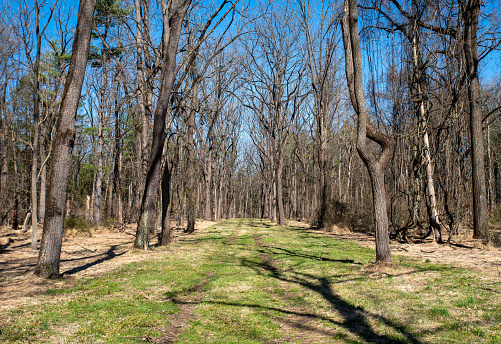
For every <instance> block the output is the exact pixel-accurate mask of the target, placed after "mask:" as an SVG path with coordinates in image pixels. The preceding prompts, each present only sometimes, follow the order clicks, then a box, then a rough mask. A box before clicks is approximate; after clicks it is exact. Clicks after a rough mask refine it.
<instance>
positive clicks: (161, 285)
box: [0, 219, 501, 343]
mask: <svg viewBox="0 0 501 344" xmlns="http://www.w3.org/2000/svg"><path fill="white" fill-rule="evenodd" d="M196 227H197V229H198V230H197V232H196V233H195V234H194V235H186V234H184V233H183V231H182V230H181V229H179V228H177V229H176V230H175V231H174V235H173V243H172V244H171V246H169V247H167V248H166V247H158V246H156V247H154V249H153V250H151V251H141V250H133V249H132V243H133V241H134V229H135V228H134V227H132V226H131V227H127V228H126V230H125V231H124V232H118V231H109V230H104V229H103V230H99V231H93V232H91V233H90V235H89V236H88V237H80V236H72V235H69V236H67V237H65V239H64V242H63V248H62V255H61V273H62V274H63V278H61V279H59V280H51V281H47V280H43V279H40V278H38V277H35V276H33V269H34V267H35V263H36V258H37V255H36V252H34V251H33V250H31V249H30V235H29V233H22V232H21V231H12V230H10V229H2V230H1V231H0V314H4V315H3V316H2V315H0V339H2V338H3V337H2V336H3V335H5V336H6V337H5V338H3V339H4V340H6V341H7V342H18V341H19V342H27V341H28V342H46V341H47V340H48V339H50V341H51V342H53V343H73V342H75V343H83V342H89V343H94V342H106V343H108V342H110V343H115V342H117V343H120V342H123V343H128V342H135V341H139V342H144V341H147V342H157V343H174V342H178V341H179V342H186V343H194V342H214V343H221V342H235V340H236V342H249V343H250V342H256V343H259V342H261V343H285V342H286V343H289V342H303V343H338V342H339V343H365V342H370V343H373V342H374V343H386V342H394V343H440V342H443V343H453V342H458V343H465V342H468V343H470V342H471V343H473V342H479V343H489V342H492V343H495V342H498V340H501V328H500V325H499V323H500V321H501V307H500V302H499V294H500V293H501V276H500V270H501V262H500V261H499V258H500V253H501V251H500V250H499V249H496V248H492V247H484V246H483V245H481V243H480V242H478V241H476V240H473V239H469V238H468V235H467V234H466V235H463V236H457V237H455V238H454V240H452V244H451V245H446V244H445V245H437V244H434V243H432V242H431V240H428V241H425V242H423V243H419V244H402V243H398V242H392V243H391V247H392V253H393V255H394V257H395V258H394V261H395V263H396V265H397V266H396V267H395V268H390V269H389V270H387V271H377V270H376V271H375V270H373V267H372V265H371V261H373V260H374V251H373V250H372V248H373V247H374V238H373V237H372V236H371V235H368V234H363V233H356V232H355V233H354V232H349V231H346V230H341V229H335V230H334V231H333V232H329V233H325V232H320V231H313V230H310V229H308V228H307V225H306V224H305V223H300V222H290V223H289V226H288V227H286V229H287V230H286V231H285V232H283V230H282V229H281V228H280V227H277V226H274V225H271V224H270V223H268V222H266V221H262V220H246V219H235V220H230V221H224V222H221V223H219V224H216V223H214V222H206V221H200V222H197V225H196ZM351 242H354V243H356V244H358V245H361V246H363V247H360V246H358V245H356V244H355V245H353V244H352V243H351ZM155 244H156V240H154V241H153V245H155ZM130 263H136V264H132V265H131V264H130ZM443 264H446V265H443ZM447 266H455V267H459V269H451V268H448V267H447ZM462 268H465V269H462ZM319 274H320V275H322V276H320V275H319ZM96 278H97V279H96ZM118 280H120V281H121V282H120V283H118V282H117V281H118ZM159 281H161V282H159ZM223 282H224V283H226V284H225V285H224V286H223V284H224V283H223ZM184 284H186V286H183V285H184ZM275 284H276V285H275ZM270 285H271V286H272V287H270ZM273 286H274V287H273ZM179 288H181V289H182V290H178V289H179ZM270 288H271V289H270ZM333 288H334V292H333ZM124 289H125V290H124ZM160 291H161V293H160ZM336 293H337V294H336ZM160 294H162V295H164V296H161V295H160ZM254 294H255V295H254ZM251 296H252V297H251ZM341 296H342V297H341ZM249 298H250V299H249ZM77 300H78V301H77ZM202 300H203V301H202ZM326 301H327V304H325V302H326ZM80 302H81V303H80ZM117 302H118V303H117ZM129 304H130V307H132V308H128V307H129V306H128V305H129ZM329 305H330V306H329ZM240 306H242V309H238V311H237V310H236V308H238V307H240ZM107 307H109V308H110V309H111V311H110V312H112V313H110V314H112V315H113V314H115V313H113V312H118V310H117V309H118V308H120V309H121V308H122V307H124V310H123V311H124V312H125V315H123V316H122V318H121V320H120V322H118V320H116V319H115V318H114V317H113V320H112V319H111V318H110V316H111V315H110V314H108V313H106V312H107ZM158 307H160V308H161V310H160V308H158ZM162 307H163V308H162ZM214 307H216V308H214ZM330 307H333V308H330ZM157 308H158V310H157V311H158V312H162V314H175V316H174V317H173V316H169V317H168V324H169V325H168V326H165V325H164V326H163V327H162V326H160V325H158V324H165V320H162V319H163V318H155V316H157V315H154V316H152V317H153V318H151V319H150V318H149V315H148V314H150V313H151V311H152V309H153V310H154V309H157ZM220 308H224V310H223V309H220ZM86 312H87V313H86ZM88 312H90V313H88ZM135 312H139V314H135ZM141 312H143V313H144V314H143V313H141ZM176 312H177V313H176ZM235 312H236V313H235ZM263 312H264V313H265V314H264V313H263ZM206 313H207V314H206ZM261 313H263V314H261ZM82 314H83V315H82ZM196 314H198V315H196ZM203 314H206V315H209V317H208V318H207V319H209V320H207V319H206V318H205V317H203V318H201V317H202V315H203ZM284 316H285V318H284ZM94 317H97V318H96V319H94ZM99 317H101V318H99ZM103 317H104V320H103ZM128 317H130V318H131V320H130V321H133V324H132V325H131V324H128V325H127V324H124V323H123V322H125V320H124V319H128ZM211 317H215V318H214V319H216V318H217V319H218V320H217V322H216V320H214V322H211V321H212V320H210V319H211ZM82 318H83V319H85V321H84V322H82V320H81V319H82ZM119 318H120V317H119ZM138 319H139V320H138ZM201 319H203V320H201ZM270 319H271V320H270ZM108 320H109V322H110V323H109V324H107V325H106V326H107V327H106V326H105V325H104V324H102V323H103V321H104V322H105V323H106V322H107V321H108ZM270 321H271V322H270ZM2 322H3V323H2ZM68 322H69V324H66V325H64V324H65V323H68ZM264 323H266V324H267V325H263V324H264ZM75 324H76V325H75ZM97 324H99V325H97ZM356 324H358V325H356ZM360 324H361V325H360ZM4 325H5V326H4ZM254 325H255V328H254V327H253V326H254ZM68 326H70V327H71V328H70V327H68ZM99 326H105V327H106V328H103V329H101V330H96V328H98V327H99ZM190 326H191V327H190ZM228 326H229V327H228ZM263 326H264V327H265V330H266V331H264V328H263ZM270 326H271V327H270ZM332 326H334V327H332ZM188 327H190V329H191V330H187V328H188ZM242 327H245V328H246V329H247V330H246V331H250V332H249V333H247V334H246V335H244V336H243V337H241V336H242V334H241V333H239V332H238V331H242V329H241V328H242ZM2 328H4V330H2ZM230 328H231V329H230ZM185 330H186V331H188V334H186V335H181V334H182V333H183V331H185ZM230 330H231V331H233V330H235V331H236V332H235V333H229V332H228V331H230ZM237 330H238V331H237ZM9 331H10V332H9ZM20 331H22V332H24V331H26V333H25V334H24V333H20V334H19V332H20ZM40 331H42V332H43V334H40ZM100 331H101V332H100ZM118 331H120V333H119V332H118ZM127 331H129V332H127ZM231 331H230V332H231ZM252 331H254V332H252ZM261 331H264V332H261ZM46 332H47V334H46ZM108 332H109V334H108ZM124 332H125V333H126V334H127V333H128V335H125V334H124ZM159 333H160V337H159ZM98 334H99V335H98ZM201 334H203V338H202V337H197V336H200V335H201ZM183 336H185V337H183ZM246 336H248V337H246ZM256 336H257V337H256ZM15 338H17V340H14V339H15ZM68 338H70V339H69V340H68ZM71 338H73V339H71ZM182 338H184V339H183V340H184V341H183V340H182ZM252 338H258V340H256V341H254V340H253V339H252ZM277 338H281V339H277ZM9 340H10V341H9ZM0 341H1V340H0Z"/></svg>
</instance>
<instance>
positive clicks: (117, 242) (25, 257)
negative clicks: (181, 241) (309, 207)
mask: <svg viewBox="0 0 501 344" xmlns="http://www.w3.org/2000/svg"><path fill="white" fill-rule="evenodd" d="M215 223H216V222H211V221H202V220H197V222H196V225H195V228H196V229H197V230H201V229H204V228H207V227H209V226H211V225H213V224H215ZM135 229H136V227H135V226H134V225H129V226H127V227H126V228H125V231H123V232H120V231H118V230H116V229H115V230H110V229H108V228H100V229H97V230H91V231H90V232H85V234H86V235H85V236H83V235H79V234H78V232H77V231H75V230H68V231H67V232H66V231H65V233H67V234H65V237H64V238H63V246H62V252H61V270H60V273H61V274H62V275H63V278H61V279H59V280H56V281H53V280H44V279H41V278H38V277H36V276H33V271H34V270H35V266H36V262H37V258H38V252H37V251H34V250H32V249H31V230H29V231H27V232H23V231H21V230H17V231H16V230H12V229H10V228H8V227H4V228H2V229H1V230H0V312H1V311H2V310H6V309H13V308H17V307H18V306H20V305H23V304H26V303H29V302H30V301H32V300H33V299H34V298H35V299H36V296H37V295H40V294H42V293H44V292H45V291H47V289H49V288H67V287H72V286H75V285H77V283H78V280H79V279H82V278H94V277H100V276H103V275H105V274H107V273H109V272H112V271H114V270H116V269H117V267H119V266H121V265H124V264H128V263H133V262H140V261H143V260H145V259H153V258H158V257H161V256H162V255H165V252H163V251H158V250H151V251H138V250H136V251H133V250H131V249H132V244H133V243H134V238H135V237H134V235H135ZM173 233H174V234H173V238H172V239H173V241H175V240H177V238H178V237H180V236H184V235H185V234H184V233H183V231H182V230H181V229H180V228H174V230H173ZM41 235H42V232H41V230H39V233H38V238H41ZM151 244H152V245H153V246H155V245H158V238H157V237H153V238H151ZM39 246H40V242H39Z"/></svg>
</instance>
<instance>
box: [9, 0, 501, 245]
mask: <svg viewBox="0 0 501 344" xmlns="http://www.w3.org/2000/svg"><path fill="white" fill-rule="evenodd" d="M477 5H478V6H477ZM76 6H77V5H74V7H72V4H71V3H69V2H63V1H48V0H46V1H41V2H39V1H31V2H23V1H19V2H13V3H10V4H7V3H5V2H4V3H2V8H3V10H2V12H1V14H0V35H1V38H0V41H1V42H2V43H1V46H0V55H1V59H0V63H1V65H2V67H1V68H0V73H1V74H0V113H1V118H0V120H1V122H0V165H1V166H0V172H1V175H0V217H1V218H0V219H1V222H2V223H1V224H2V225H8V224H9V225H13V226H16V227H17V226H21V225H22V224H23V222H26V223H29V224H31V225H32V228H34V229H35V230H34V231H33V233H34V234H33V242H34V244H33V245H34V247H35V248H36V245H37V241H38V240H39V239H40V238H38V237H37V234H36V233H37V232H36V228H37V226H40V227H42V226H44V220H45V210H46V203H47V185H48V176H49V174H50V163H49V162H50V160H51V158H52V156H53V155H54V154H55V153H56V152H57V151H56V152H55V151H54V150H53V146H54V142H55V141H56V140H55V139H56V138H57V137H56V136H57V135H56V125H55V124H56V119H57V117H58V113H59V111H60V106H61V102H62V95H63V94H64V90H63V87H64V85H65V82H66V78H67V75H68V74H67V73H68V69H69V65H70V60H71V58H72V51H71V49H72V44H73V37H74V33H75V25H76V16H75V14H76V12H77V11H76V10H77V8H76ZM176 6H179V13H181V12H182V11H185V15H182V16H181V17H180V18H177V17H176V16H172V17H168V16H167V15H162V14H163V13H164V14H165V13H178V12H173V11H172V10H173V8H175V7H176ZM358 7H359V11H360V40H361V46H362V50H361V53H362V60H363V64H364V73H363V76H364V82H365V83H364V85H363V86H364V91H365V95H366V102H367V113H368V118H369V119H370V122H371V123H372V125H373V126H374V128H376V129H377V130H378V131H379V132H380V133H383V134H384V135H386V136H388V137H391V138H392V139H393V140H394V141H395V150H394V154H393V155H392V158H391V160H390V161H389V163H388V166H387V167H386V168H385V169H384V171H383V174H384V178H385V186H386V203H387V212H388V225H389V232H390V236H392V237H395V238H398V239H401V240H412V239H417V238H423V237H424V236H427V235H430V234H432V233H433V234H434V235H435V240H436V241H437V242H439V241H441V235H442V233H444V232H447V233H453V234H454V233H457V232H458V231H459V230H460V229H469V228H474V230H475V236H476V237H478V238H482V239H484V240H485V241H491V242H494V243H495V244H499V243H500V240H501V239H500V238H499V237H497V233H498V230H499V223H500V222H501V209H500V207H499V203H500V199H501V171H500V168H501V147H500V145H501V142H500V135H501V132H500V125H501V124H500V121H499V119H498V117H499V115H500V113H501V78H500V76H499V74H498V71H499V62H498V61H499V48H500V44H501V37H500V35H501V27H500V26H501V18H499V2H497V1H489V2H485V3H484V4H483V5H482V7H481V6H480V2H476V1H469V2H464V1H462V0H458V1H453V2H445V1H441V0H436V1H418V0H412V1H388V2H380V1H372V0H364V1H361V2H359V3H358ZM472 8H473V9H475V8H478V9H479V13H477V14H478V18H480V19H478V18H477V25H478V28H477V29H478V32H477V31H476V30H473V31H474V34H473V35H472V32H471V30H470V29H471V28H472V27H474V26H475V25H474V24H475V22H474V18H472V15H468V13H470V14H474V13H475V12H474V11H472ZM342 13H343V4H342V3H341V2H337V3H333V2H328V1H313V0H311V1H308V0H295V1H293V0H291V1H277V2H267V3H260V4H257V3H255V2H250V3H246V2H243V1H237V2H228V1H222V2H220V3H211V2H204V1H200V2H199V1H186V0H185V1H179V0H177V1H170V2H168V3H167V2H165V1H143V0H135V1H134V2H132V1H118V0H99V1H97V6H96V7H95V12H94V19H93V23H94V24H93V30H92V36H91V42H90V44H91V46H90V53H89V54H88V62H87V64H86V72H85V79H84V82H83V89H82V95H81V97H80V101H79V106H78V111H77V112H76V136H75V141H74V148H73V151H72V157H71V163H70V166H69V168H70V178H69V182H68V198H67V202H66V209H65V216H66V220H67V221H68V220H71V221H73V222H77V221H82V220H85V221H86V223H88V224H89V225H100V224H102V223H110V222H111V223H115V224H118V225H121V224H123V223H135V222H139V223H140V225H139V226H138V233H139V227H140V226H141V224H143V223H144V224H145V226H146V227H145V229H144V230H143V232H144V233H147V234H145V235H146V238H147V237H148V235H150V234H151V233H152V232H154V231H157V230H158V228H161V232H162V242H163V243H168V242H169V233H170V229H171V227H172V226H173V225H175V226H179V227H184V228H186V231H187V232H190V231H193V230H194V220H195V218H204V219H207V220H216V221H217V220H219V219H225V218H234V217H246V218H247V217H257V218H269V219H271V220H272V221H274V222H276V223H278V224H280V225H284V224H285V221H286V219H303V220H306V221H309V222H310V223H312V225H313V226H314V227H324V226H331V225H333V224H337V225H340V226H347V227H349V228H352V229H355V230H365V231H372V230H374V229H373V228H374V220H373V191H372V190H373V189H372V186H371V178H370V176H369V173H368V172H367V169H366V168H365V166H364V162H363V161H362V159H360V158H359V152H358V151H357V115H356V113H355V112H354V111H353V107H352V103H350V95H349V90H348V86H347V85H346V81H345V80H346V78H345V48H344V46H343V38H342V32H341V18H342ZM472 23H473V24H472ZM176 25H178V27H179V37H178V39H177V40H176V39H175V38H176V37H175V35H174V36H169V35H173V32H174V31H175V30H174V28H175V27H176ZM166 27H168V28H169V30H170V31H169V30H166V29H165V28H166ZM168 37H169V39H167V38H168ZM472 37H473V38H475V39H472ZM173 42H178V43H176V44H174V43H173ZM472 42H473V43H474V44H476V49H478V56H477V58H475V56H471V55H469V52H471V51H474V49H472ZM474 44H473V45H474ZM468 49H470V50H468ZM496 59H497V60H496ZM472 61H473V62H472ZM475 61H476V62H475ZM167 63H169V66H172V72H171V73H170V76H171V79H172V80H170V82H171V84H168V82H167V81H166V80H167V76H165V75H167V74H168V73H167V72H166V71H167V70H168V67H167ZM475 63H477V65H475V66H473V65H474V64H475ZM472 66H473V67H475V68H476V67H478V70H477V76H479V87H480V90H479V92H477V93H478V95H480V96H481V98H480V99H477V100H475V101H473V100H472V99H473V98H472V92H473V91H474V90H473V91H472V89H473V87H472V85H474V83H473V82H472V75H474V72H475V70H474V69H475V68H473V67H472ZM164 76H165V77H164ZM165 85H172V86H171V87H168V88H169V94H167V95H166V94H165V93H162V89H165V88H166V86H165ZM475 102H477V103H478V105H480V106H481V117H480V142H481V144H480V146H479V145H478V144H477V145H474V144H473V143H472V142H473V139H472V133H474V134H473V137H475V135H477V136H476V137H477V139H478V125H477V127H476V129H475V130H476V131H475V130H473V129H472V127H473V126H474V125H472V121H471V118H472V117H471V113H472V110H471V107H472V104H473V103H475ZM162 111H163V112H162ZM477 119H478V118H477ZM477 124H478V123H477ZM475 142H479V141H478V140H477V141H475ZM368 147H369V149H370V150H371V151H372V152H374V153H375V154H376V156H377V155H379V154H380V150H381V148H379V147H378V145H376V144H375V143H374V142H368ZM480 148H481V151H479V149H480ZM475 164H476V165H475ZM479 164H480V165H479ZM479 166H480V167H479ZM482 174H483V176H482ZM482 178H483V181H482ZM145 190H146V191H145ZM477 200H478V202H479V203H478V204H475V202H477ZM28 214H29V215H30V217H28V216H27V215H28ZM145 214H147V216H146V215H145ZM148 214H149V215H148ZM475 214H476V215H475ZM141 216H143V221H140V220H141ZM475 216H477V217H475ZM16 221H17V222H20V223H15V222H16ZM174 223H175V224H174ZM138 237H140V236H139V235H138ZM141 240H143V239H140V240H139V241H138V240H137V239H136V244H137V245H138V246H144V247H145V248H146V247H147V246H148V243H147V239H146V241H141Z"/></svg>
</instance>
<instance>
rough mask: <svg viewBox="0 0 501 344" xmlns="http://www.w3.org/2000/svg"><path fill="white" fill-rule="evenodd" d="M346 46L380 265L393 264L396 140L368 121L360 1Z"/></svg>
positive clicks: (348, 11) (346, 31) (352, 7)
mask: <svg viewBox="0 0 501 344" xmlns="http://www.w3.org/2000/svg"><path fill="white" fill-rule="evenodd" d="M342 29H343V43H344V50H345V62H346V79H347V82H348V88H349V91H350V99H351V103H352V105H353V108H354V109H355V111H356V113H357V117H358V121H357V151H358V154H359V155H360V158H361V159H362V161H363V162H364V164H365V166H366V167H367V170H368V172H369V176H370V178H371V184H372V194H373V210H374V222H375V225H376V263H391V262H392V258H391V251H390V239H389V236H388V213H387V209H386V191H385V187H384V172H385V170H386V167H387V166H388V164H389V162H390V160H391V158H392V156H393V151H394V149H395V140H394V139H393V138H391V137H389V136H388V135H385V134H383V133H381V132H379V131H377V130H376V129H375V128H374V127H373V126H372V125H371V124H370V123H369V120H368V115H367V107H366V103H365V96H364V90H363V75H362V58H361V50H360V42H359V35H358V9H357V1H356V0H345V2H344V11H343V18H342ZM367 138H369V139H370V140H372V141H374V142H376V143H377V144H378V145H379V146H380V147H381V149H382V153H381V155H380V156H379V158H376V157H375V156H374V154H373V153H372V152H371V151H370V149H369V147H368V146H367V143H366V141H367Z"/></svg>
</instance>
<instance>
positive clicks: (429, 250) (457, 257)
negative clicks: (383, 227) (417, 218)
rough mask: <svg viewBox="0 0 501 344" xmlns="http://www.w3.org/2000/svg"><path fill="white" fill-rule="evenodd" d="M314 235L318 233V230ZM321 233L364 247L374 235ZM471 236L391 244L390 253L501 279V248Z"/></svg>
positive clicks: (466, 234)
mask: <svg viewBox="0 0 501 344" xmlns="http://www.w3.org/2000/svg"><path fill="white" fill-rule="evenodd" d="M314 232H317V233H318V231H314ZM324 234H325V235H329V236H332V237H335V238H337V239H341V240H348V241H354V242H356V243H358V244H360V245H362V246H365V247H370V248H374V247H375V237H374V235H373V234H367V233H360V232H350V231H347V230H344V229H343V230H338V231H337V230H334V231H332V232H324ZM471 237H472V235H471V234H470V233H465V234H462V235H458V236H454V237H453V238H452V240H451V244H450V245H449V244H440V245H439V244H436V243H434V242H433V240H432V238H427V239H425V240H423V242H420V243H413V244H408V243H400V242H398V241H391V243H390V246H391V252H392V254H395V255H400V256H406V257H412V258H415V259H420V260H429V261H430V262H431V263H438V264H448V265H452V266H455V267H462V268H467V269H472V270H477V271H482V272H484V273H486V274H488V275H490V276H493V277H498V278H500V279H501V249H499V248H496V247H492V246H485V245H483V244H482V241H481V240H478V239H472V238H471ZM445 241H447V237H445Z"/></svg>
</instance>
